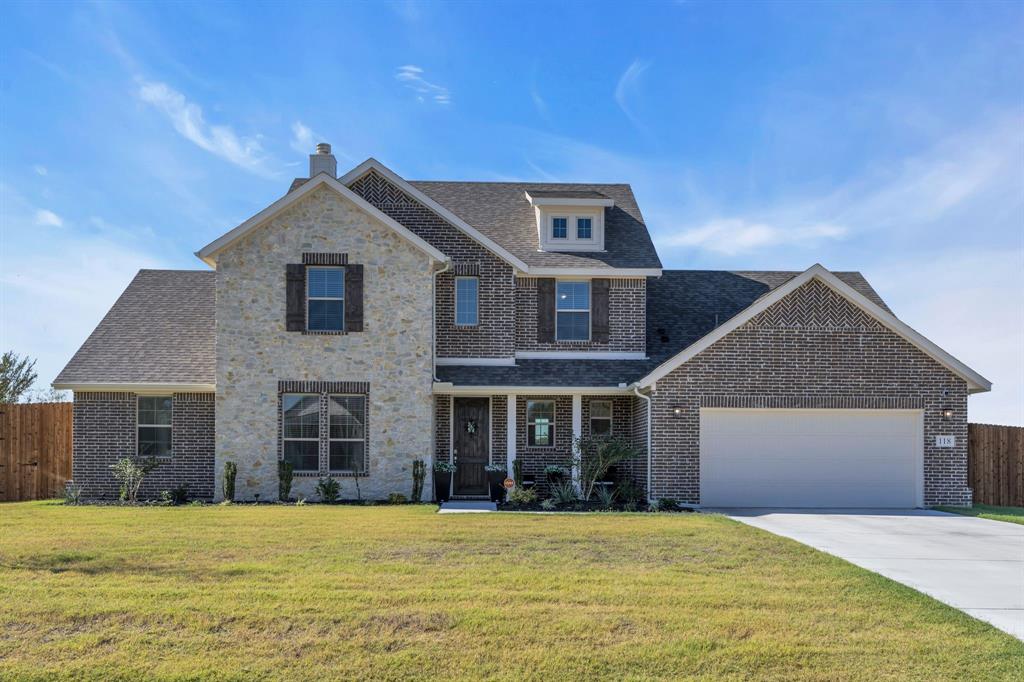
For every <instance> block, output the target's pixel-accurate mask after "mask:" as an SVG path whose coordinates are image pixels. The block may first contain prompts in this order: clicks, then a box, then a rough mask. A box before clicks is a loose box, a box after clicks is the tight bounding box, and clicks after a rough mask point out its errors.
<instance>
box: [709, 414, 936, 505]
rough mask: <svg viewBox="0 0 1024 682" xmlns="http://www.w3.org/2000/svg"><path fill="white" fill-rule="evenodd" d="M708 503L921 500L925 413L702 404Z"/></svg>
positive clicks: (895, 502)
mask: <svg viewBox="0 0 1024 682" xmlns="http://www.w3.org/2000/svg"><path fill="white" fill-rule="evenodd" d="M700 421H701V461H700V475H701V502H702V504H704V505H707V506H772V507H777V506H794V507H912V506H916V505H919V504H920V501H919V497H920V492H919V487H920V486H919V478H920V467H921V464H920V450H921V445H922V440H921V431H920V429H921V413H920V412H919V411H914V410H738V409H737V410H726V409H702V410H701V420H700Z"/></svg>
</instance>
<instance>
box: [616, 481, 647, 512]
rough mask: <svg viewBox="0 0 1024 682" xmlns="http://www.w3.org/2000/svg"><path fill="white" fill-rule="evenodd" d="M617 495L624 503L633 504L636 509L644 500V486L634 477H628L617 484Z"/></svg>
mask: <svg viewBox="0 0 1024 682" xmlns="http://www.w3.org/2000/svg"><path fill="white" fill-rule="evenodd" d="M615 490H616V496H617V497H618V498H619V499H620V500H622V503H623V504H628V505H633V508H634V509H635V508H636V507H637V506H639V505H640V503H641V502H643V501H644V491H643V488H641V487H640V486H638V485H637V484H636V483H635V482H634V481H633V480H632V479H629V478H627V479H626V480H624V481H620V482H619V484H618V485H617V486H615Z"/></svg>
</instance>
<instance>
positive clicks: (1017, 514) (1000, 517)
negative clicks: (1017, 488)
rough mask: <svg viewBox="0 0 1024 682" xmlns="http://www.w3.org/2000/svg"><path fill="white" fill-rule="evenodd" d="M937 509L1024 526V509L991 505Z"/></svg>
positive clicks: (938, 508)
mask: <svg viewBox="0 0 1024 682" xmlns="http://www.w3.org/2000/svg"><path fill="white" fill-rule="evenodd" d="M935 509H937V510H938V511H944V512H949V513H951V514H960V515H962V516H977V517H979V518H982V519H991V520H993V521H1005V522H1007V523H1019V524H1021V525H1024V507H996V506H994V505H990V504H976V505H974V506H972V507H936V508H935Z"/></svg>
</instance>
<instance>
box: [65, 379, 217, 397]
mask: <svg viewBox="0 0 1024 682" xmlns="http://www.w3.org/2000/svg"><path fill="white" fill-rule="evenodd" d="M52 385H53V387H54V388H55V389H57V390H58V391H75V392H76V393H90V392H91V393H98V392H103V393H108V392H109V393H120V392H126V393H137V394H139V395H166V394H168V393H214V392H215V391H216V390H217V386H216V384H160V383H151V382H135V383H121V384H112V383H92V382H67V383H59V384H58V383H54V384H52Z"/></svg>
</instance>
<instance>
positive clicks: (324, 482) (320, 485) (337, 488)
mask: <svg viewBox="0 0 1024 682" xmlns="http://www.w3.org/2000/svg"><path fill="white" fill-rule="evenodd" d="M340 493H341V485H339V484H338V482H337V481H336V480H335V479H334V478H333V477H332V476H325V477H324V478H321V479H320V481H319V482H317V484H316V494H317V495H319V496H320V501H321V502H326V503H327V504H334V503H335V502H337V501H338V495H339V494H340Z"/></svg>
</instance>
